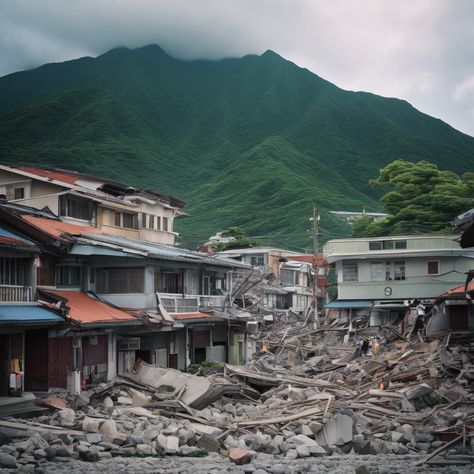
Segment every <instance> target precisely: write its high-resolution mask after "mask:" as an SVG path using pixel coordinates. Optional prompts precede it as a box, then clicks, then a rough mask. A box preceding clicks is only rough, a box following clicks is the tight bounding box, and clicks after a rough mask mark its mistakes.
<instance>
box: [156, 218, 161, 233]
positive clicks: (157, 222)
mask: <svg viewBox="0 0 474 474" xmlns="http://www.w3.org/2000/svg"><path fill="white" fill-rule="evenodd" d="M156 229H157V230H161V217H160V216H156Z"/></svg>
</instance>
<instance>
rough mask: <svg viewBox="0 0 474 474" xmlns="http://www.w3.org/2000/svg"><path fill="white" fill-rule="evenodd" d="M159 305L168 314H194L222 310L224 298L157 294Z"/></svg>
mask: <svg viewBox="0 0 474 474" xmlns="http://www.w3.org/2000/svg"><path fill="white" fill-rule="evenodd" d="M158 295H159V297H160V301H161V304H162V305H163V306H164V308H165V309H166V311H168V313H195V312H198V311H206V310H207V311H211V310H212V309H222V308H223V307H224V303H225V296H221V295H219V296H211V295H185V296H183V295H177V294H171V293H159V294H158Z"/></svg>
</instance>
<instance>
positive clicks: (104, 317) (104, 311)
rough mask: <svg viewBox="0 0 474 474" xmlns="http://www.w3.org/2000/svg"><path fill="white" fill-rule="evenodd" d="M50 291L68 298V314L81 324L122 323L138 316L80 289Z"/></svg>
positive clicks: (134, 319) (49, 291)
mask: <svg viewBox="0 0 474 474" xmlns="http://www.w3.org/2000/svg"><path fill="white" fill-rule="evenodd" d="M48 293H51V294H53V295H56V296H60V297H61V298H64V299H65V300H67V303H66V305H67V306H68V307H69V313H68V316H69V317H70V318H71V319H74V320H75V321H78V322H79V323H81V324H91V323H113V322H118V323H120V322H124V321H136V320H137V318H135V317H133V316H131V315H130V314H127V313H126V312H125V311H121V310H120V309H117V308H113V307H112V306H109V305H108V304H105V303H102V301H99V300H96V299H95V298H92V297H91V296H89V295H87V294H86V293H82V292H80V291H67V290H61V291H58V290H54V291H52V290H48Z"/></svg>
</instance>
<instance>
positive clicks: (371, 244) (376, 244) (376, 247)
mask: <svg viewBox="0 0 474 474" xmlns="http://www.w3.org/2000/svg"><path fill="white" fill-rule="evenodd" d="M369 250H382V242H369Z"/></svg>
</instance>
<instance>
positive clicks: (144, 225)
mask: <svg viewBox="0 0 474 474" xmlns="http://www.w3.org/2000/svg"><path fill="white" fill-rule="evenodd" d="M142 229H146V214H145V213H144V212H143V213H142Z"/></svg>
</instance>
